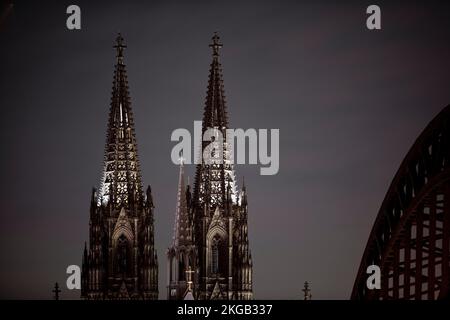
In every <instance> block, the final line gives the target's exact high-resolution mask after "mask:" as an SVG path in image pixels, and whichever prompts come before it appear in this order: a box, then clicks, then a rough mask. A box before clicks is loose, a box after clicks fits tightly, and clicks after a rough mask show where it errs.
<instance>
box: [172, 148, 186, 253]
mask: <svg viewBox="0 0 450 320" xmlns="http://www.w3.org/2000/svg"><path fill="white" fill-rule="evenodd" d="M189 239H190V234H189V217H188V206H187V200H186V186H185V183H184V158H183V157H182V156H181V157H180V172H179V176H178V192H177V207H176V211H175V225H174V229H173V245H174V246H178V245H180V243H181V244H183V243H186V241H188V240H189Z"/></svg>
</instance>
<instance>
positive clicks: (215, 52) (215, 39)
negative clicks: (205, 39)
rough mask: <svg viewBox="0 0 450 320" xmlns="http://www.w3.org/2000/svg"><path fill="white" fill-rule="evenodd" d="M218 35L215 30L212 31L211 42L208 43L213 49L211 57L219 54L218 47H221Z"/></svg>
mask: <svg viewBox="0 0 450 320" xmlns="http://www.w3.org/2000/svg"><path fill="white" fill-rule="evenodd" d="M219 40H220V37H219V36H218V35H217V32H214V36H213V37H212V41H213V42H212V43H211V44H210V45H209V46H210V48H212V49H213V57H218V56H219V49H220V48H222V44H221V43H219Z"/></svg>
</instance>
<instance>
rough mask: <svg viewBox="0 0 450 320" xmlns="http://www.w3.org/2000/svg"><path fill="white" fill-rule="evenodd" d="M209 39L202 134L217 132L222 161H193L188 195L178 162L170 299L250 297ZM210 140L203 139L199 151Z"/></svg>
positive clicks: (241, 206) (239, 208)
mask: <svg viewBox="0 0 450 320" xmlns="http://www.w3.org/2000/svg"><path fill="white" fill-rule="evenodd" d="M212 40H213V43H212V44H211V45H210V47H211V48H212V50H213V60H212V63H211V69H210V74H209V81H208V90H207V97H206V104H205V108H204V114H203V123H202V132H203V133H205V131H206V130H208V129H210V131H211V129H212V130H215V131H214V132H216V133H215V134H214V135H216V134H217V133H218V132H219V131H220V132H221V133H222V136H223V137H224V140H223V145H222V150H223V152H222V153H219V156H220V157H221V160H222V161H212V162H209V163H207V162H204V161H202V163H201V164H199V165H197V169H196V175H195V185H194V191H193V194H191V191H190V188H189V186H188V187H187V188H185V186H184V173H183V163H182V162H181V165H180V178H179V186H178V199H177V210H176V218H175V228H174V240H173V244H172V246H171V248H169V250H168V254H167V256H168V269H169V270H168V271H169V275H168V298H169V299H183V298H186V297H187V296H193V297H194V298H195V299H239V300H245V299H252V297H253V291H252V266H253V265H252V257H251V253H250V248H249V241H248V227H247V214H248V208H247V192H246V188H245V185H243V186H242V191H241V192H239V191H238V190H237V186H236V178H235V174H234V169H233V165H232V161H231V160H232V159H231V152H232V150H230V147H229V143H227V141H226V129H227V128H228V116H227V111H226V106H225V96H224V86H223V80H222V68H221V64H220V62H219V49H220V48H221V44H220V43H219V37H218V36H217V34H215V35H214V37H213V38H212ZM217 136H218V135H217ZM217 141H219V140H217ZM210 143H211V142H210V141H209V142H208V141H206V142H202V150H201V151H202V152H201V154H203V151H204V150H205V148H206V147H207V146H208V144H210ZM192 273H193V274H192Z"/></svg>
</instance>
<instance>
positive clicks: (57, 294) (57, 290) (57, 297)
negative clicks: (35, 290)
mask: <svg viewBox="0 0 450 320" xmlns="http://www.w3.org/2000/svg"><path fill="white" fill-rule="evenodd" d="M52 292H53V293H54V294H55V295H54V298H55V300H59V293H60V292H61V290H60V289H59V285H58V282H55V289H53V290H52Z"/></svg>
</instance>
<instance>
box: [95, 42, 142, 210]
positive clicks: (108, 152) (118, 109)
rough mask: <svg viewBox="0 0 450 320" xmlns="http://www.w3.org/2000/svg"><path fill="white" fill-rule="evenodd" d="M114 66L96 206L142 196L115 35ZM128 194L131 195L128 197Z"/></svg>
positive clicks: (124, 74) (122, 203)
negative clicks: (102, 167)
mask: <svg viewBox="0 0 450 320" xmlns="http://www.w3.org/2000/svg"><path fill="white" fill-rule="evenodd" d="M114 48H116V59H117V61H116V65H115V70H114V81H113V88H112V97H111V107H110V111H109V122H108V129H107V138H106V147H105V158H104V159H105V160H104V161H105V162H104V172H103V176H102V179H101V183H100V190H99V191H100V192H99V197H98V205H100V204H102V203H103V204H107V203H109V202H110V201H114V203H110V205H113V207H116V208H120V207H122V206H125V207H127V206H128V205H129V202H130V201H129V200H131V199H133V200H136V201H142V200H143V199H144V197H143V192H142V184H141V174H140V169H139V159H138V155H137V144H136V136H135V130H134V121H133V113H132V110H131V101H130V93H129V90H128V78H127V72H126V69H125V63H124V54H123V52H124V48H126V45H125V44H124V40H123V37H122V36H121V34H120V33H119V34H118V36H117V38H116V45H115V46H114ZM130 197H131V198H130Z"/></svg>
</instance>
